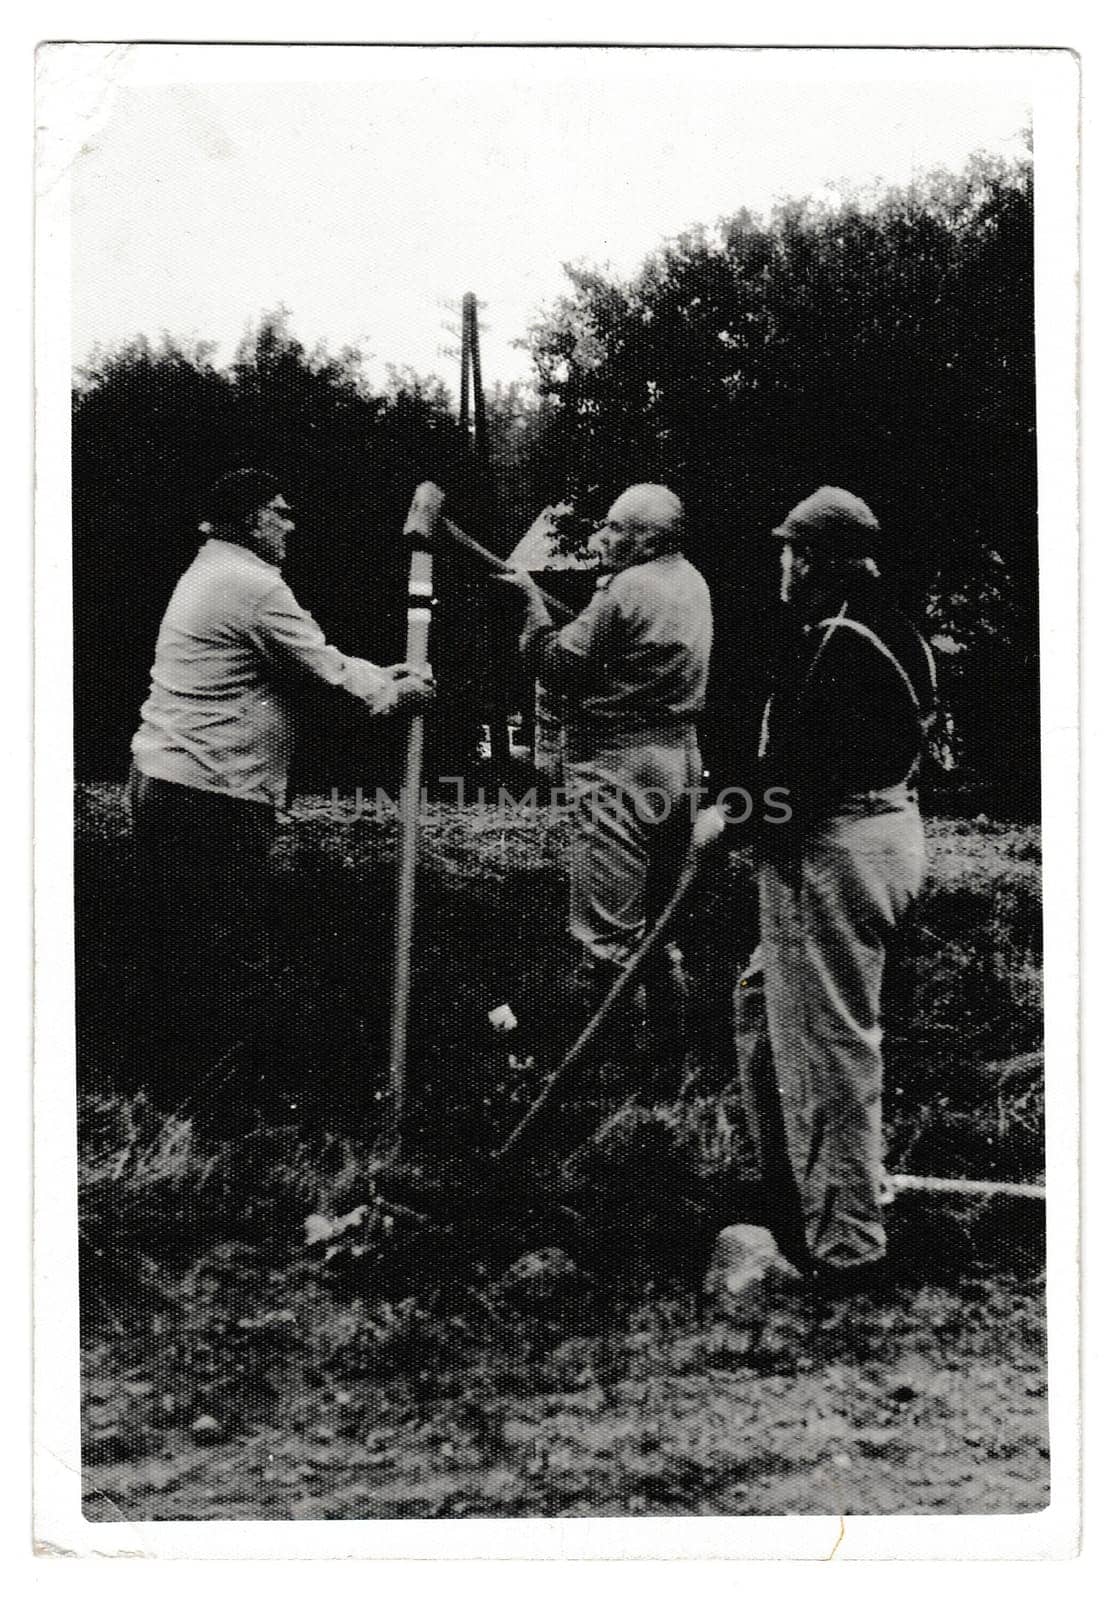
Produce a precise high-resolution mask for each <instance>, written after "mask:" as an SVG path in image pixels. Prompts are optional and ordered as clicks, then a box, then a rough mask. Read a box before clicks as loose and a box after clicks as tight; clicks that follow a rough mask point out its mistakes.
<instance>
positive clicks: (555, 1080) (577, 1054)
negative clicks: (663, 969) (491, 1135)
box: [495, 845, 699, 1161]
mask: <svg viewBox="0 0 1115 1600" xmlns="http://www.w3.org/2000/svg"><path fill="white" fill-rule="evenodd" d="M698 865H699V855H698V851H697V849H696V848H695V847H694V846H692V845H691V846H690V848H689V853H688V855H687V856H686V858H685V865H684V866H683V867H682V869H681V875H680V877H679V878H678V881H677V887H676V888H675V889H674V892H673V894H672V895H671V896H670V899H669V902H668V904H667V905H666V907H665V909H664V910H663V911H662V912H661V913H660V915H659V917H658V920H657V921H656V922H655V924H654V926H653V928H651V930H650V932H649V933H648V934H647V935H646V937H645V938H644V940H643V942H642V944H641V945H640V946H639V948H638V949H637V950H636V952H635V954H634V955H633V956H632V958H631V960H630V961H629V962H628V964H627V966H626V967H624V969H623V971H622V972H621V973H620V975H619V977H618V978H617V979H616V980H615V982H614V983H613V984H612V987H611V988H610V989H609V990H608V993H607V994H606V995H605V996H604V999H603V1001H602V1003H601V1005H600V1007H599V1009H598V1010H597V1011H596V1012H595V1013H594V1015H593V1016H592V1017H591V1018H590V1020H589V1021H588V1022H587V1023H586V1025H585V1027H584V1029H583V1030H582V1031H581V1033H580V1034H579V1035H578V1036H577V1038H576V1039H575V1040H574V1041H573V1043H572V1045H571V1046H570V1047H569V1049H568V1050H567V1051H566V1053H565V1056H564V1057H563V1059H562V1061H561V1064H560V1066H558V1067H557V1068H556V1069H555V1071H554V1073H553V1076H552V1077H551V1078H550V1080H549V1082H548V1083H547V1084H546V1086H545V1088H544V1089H543V1090H542V1093H541V1094H540V1095H539V1096H538V1098H537V1099H536V1100H535V1101H534V1103H533V1104H532V1105H531V1106H530V1108H529V1109H528V1110H527V1112H526V1113H525V1115H524V1116H523V1118H522V1120H521V1121H520V1122H519V1123H518V1124H517V1125H516V1126H515V1127H514V1128H513V1129H512V1130H511V1133H510V1135H509V1136H508V1138H507V1139H506V1141H505V1142H504V1143H503V1144H502V1145H501V1146H500V1148H499V1149H498V1150H497V1151H496V1152H495V1159H496V1160H497V1161H501V1160H502V1159H503V1157H504V1156H506V1155H508V1154H509V1153H510V1152H511V1151H512V1150H513V1149H514V1148H515V1146H516V1145H517V1144H518V1143H519V1142H520V1141H521V1140H522V1138H523V1137H524V1135H525V1134H526V1132H527V1130H528V1129H529V1128H530V1127H531V1126H532V1125H533V1124H534V1123H535V1122H537V1120H538V1119H539V1117H541V1116H542V1114H543V1112H544V1111H545V1110H546V1107H547V1106H548V1105H549V1104H550V1103H551V1102H552V1100H553V1098H554V1096H555V1094H556V1093H557V1091H558V1088H559V1086H560V1084H561V1081H562V1079H563V1078H565V1077H567V1076H568V1074H569V1072H570V1071H571V1070H572V1068H573V1067H575V1066H576V1064H577V1062H578V1061H580V1060H581V1059H582V1057H583V1056H584V1054H585V1051H586V1050H587V1049H588V1047H589V1045H590V1044H592V1042H593V1040H594V1039H595V1038H596V1037H597V1036H598V1035H599V1033H600V1031H601V1029H602V1028H603V1027H604V1024H605V1023H606V1022H607V1020H608V1018H609V1017H610V1016H611V1015H612V1013H613V1012H614V1011H615V1009H616V1007H617V1006H618V1005H619V1004H620V1002H621V1001H622V1000H623V999H624V997H625V996H626V995H628V994H630V992H631V990H632V989H633V988H634V986H635V984H636V983H637V982H638V981H639V975H640V973H641V972H642V971H643V969H644V968H645V966H646V964H647V962H648V960H649V959H650V957H651V956H652V955H653V954H654V952H655V950H657V948H658V946H659V945H660V944H661V943H662V940H663V938H664V937H665V934H666V930H667V929H668V928H669V926H670V923H671V922H672V921H673V919H674V917H675V916H676V915H677V911H678V907H679V906H680V905H681V903H682V901H683V900H684V899H685V897H686V895H687V894H688V893H689V890H690V889H691V888H692V886H693V880H694V878H695V877H696V876H697V868H698Z"/></svg>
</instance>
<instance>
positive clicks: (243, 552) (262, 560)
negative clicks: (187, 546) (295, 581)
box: [202, 534, 282, 572]
mask: <svg viewBox="0 0 1115 1600" xmlns="http://www.w3.org/2000/svg"><path fill="white" fill-rule="evenodd" d="M211 546H215V547H217V548H218V549H221V550H234V551H235V552H236V554H237V555H240V556H245V557H247V559H248V560H249V561H255V562H257V563H258V565H259V566H261V567H266V568H267V570H268V572H281V571H282V568H281V567H279V566H277V565H276V564H275V562H274V561H268V559H267V557H266V556H262V555H260V553H259V551H258V550H253V549H252V547H251V545H248V544H241V543H240V541H239V539H222V538H220V537H219V536H218V535H217V534H210V536H209V538H208V539H206V541H205V543H204V544H203V545H202V549H203V550H208V549H209V548H210V547H211Z"/></svg>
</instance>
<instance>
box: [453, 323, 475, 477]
mask: <svg viewBox="0 0 1115 1600" xmlns="http://www.w3.org/2000/svg"><path fill="white" fill-rule="evenodd" d="M470 304H471V306H472V309H473V313H474V314H475V311H476V296H475V295H471V294H466V295H465V297H464V299H463V300H462V302H461V406H460V411H459V413H458V418H457V420H458V422H459V424H460V429H461V432H462V433H463V434H464V436H465V447H466V449H467V448H468V443H469V408H468V386H469V383H470V381H471V378H472V344H471V338H472V334H471V326H472V324H471V322H470V319H469V305H470Z"/></svg>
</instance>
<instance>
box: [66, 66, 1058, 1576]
mask: <svg viewBox="0 0 1115 1600" xmlns="http://www.w3.org/2000/svg"><path fill="white" fill-rule="evenodd" d="M38 84H39V91H38V118H37V120H38V125H39V129H40V136H39V145H38V161H37V237H38V257H37V260H38V265H37V280H36V281H37V381H38V436H37V450H38V475H37V551H38V557H37V650H38V662H39V669H38V735H37V758H36V759H37V797H38V798H37V830H38V831H37V850H38V874H37V876H38V905H37V933H38V954H37V961H38V993H37V1069H36V1090H35V1093H36V1141H37V1191H36V1258H37V1286H38V1287H37V1302H36V1316H37V1329H36V1333H37V1339H38V1352H39V1354H38V1366H37V1398H36V1432H37V1457H36V1472H37V1482H36V1491H37V1509H36V1533H37V1536H38V1538H39V1539H40V1540H41V1541H42V1547H43V1548H49V1549H56V1550H62V1551H67V1552H73V1553H78V1554H92V1553H103V1554H117V1553H122V1552H129V1553H142V1554H149V1555H212V1556H227V1555H234V1556H237V1555H239V1556H269V1557H270V1556H283V1555H295V1556H312V1555H347V1554H352V1555H364V1556H395V1557H398V1556H411V1555H429V1554H431V1553H432V1552H435V1551H436V1552H439V1553H442V1554H446V1555H458V1556H480V1557H508V1556H516V1555H518V1556H522V1555H527V1554H529V1555H531V1556H535V1557H540V1558H545V1557H547V1556H556V1555H559V1554H560V1555H564V1556H569V1555H576V1556H582V1557H609V1556H624V1555H632V1554H635V1555H640V1556H644V1557H647V1556H651V1557H653V1556H689V1557H701V1556H729V1557H746V1556H759V1555H762V1556H791V1555H792V1556H811V1557H825V1556H827V1555H829V1554H831V1553H833V1552H839V1553H840V1554H841V1555H842V1556H847V1557H852V1558H855V1557H878V1556H898V1555H901V1556H915V1557H921V1556H925V1557H931V1556H964V1555H974V1556H987V1555H999V1556H1008V1557H1033V1556H1064V1555H1066V1554H1069V1553H1071V1552H1072V1550H1073V1549H1074V1547H1075V1539H1076V1527H1077V1518H1078V1420H1079V1419H1078V1394H1077V1379H1076V1349H1077V1309H1076V1308H1077V1282H1076V1266H1075V1250H1076V1175H1077V1169H1076V1126H1077V1123H1076V1116H1077V1113H1076V1107H1077V1078H1076V1033H1075V1027H1076V1023H1075V984H1076V956H1075V948H1076V945H1075V928H1076V923H1075V883H1076V821H1075V818H1076V800H1075V787H1074V785H1075V766H1076V735H1075V716H1076V698H1075V696H1076V691H1075V671H1076V612H1075V604H1076V597H1075V583H1076V479H1075V432H1074V429H1075V393H1074V382H1075V339H1076V321H1075V318H1076V302H1075V279H1074V274H1075V269H1076V259H1075V238H1076V217H1077V186H1076V185H1077V179H1076V162H1077V149H1076V137H1077V135H1076V118H1077V99H1078V78H1077V63H1076V60H1075V57H1074V56H1073V55H1072V53H1071V52H1069V51H1062V50H1044V51H1039V50H1010V49H1000V50H981V51H961V50H912V49H910V50H903V49H876V50H869V51H868V50H865V51H859V50H832V49H825V50H821V49H796V50H788V49H765V48H764V49H744V48H712V49H706V48H702V49H697V48H660V47H650V48H641V47H623V46H612V47H579V46H578V47H542V46H517V47H510V46H507V47H495V46H477V47H459V46H401V45H400V46H391V45H382V46H359V47H337V48H334V47H325V46H293V45H292V46H253V45H182V46H177V45H158V44H149V45H131V44H127V43H119V44H66V43H58V44H44V45H42V46H40V48H39V53H38ZM431 1524H432V1526H431Z"/></svg>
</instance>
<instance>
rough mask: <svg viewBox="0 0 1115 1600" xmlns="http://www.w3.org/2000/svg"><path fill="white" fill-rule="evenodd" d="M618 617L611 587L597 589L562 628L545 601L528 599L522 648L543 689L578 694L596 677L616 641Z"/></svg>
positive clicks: (520, 647) (520, 644)
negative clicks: (539, 601)
mask: <svg viewBox="0 0 1115 1600" xmlns="http://www.w3.org/2000/svg"><path fill="white" fill-rule="evenodd" d="M532 587H533V585H532ZM534 592H535V594H537V593H538V591H537V589H535V591H534ZM617 617H618V609H617V605H616V600H615V597H614V595H613V594H612V592H611V589H610V588H609V587H605V588H603V589H597V590H596V592H595V594H594V595H593V597H592V599H591V600H590V601H589V603H588V605H587V606H586V607H585V609H584V610H583V611H582V612H581V613H580V615H579V616H576V617H574V618H573V621H572V622H567V623H566V625H565V627H564V628H560V629H559V628H556V627H555V626H554V624H553V622H552V620H551V618H550V614H549V612H548V611H547V610H546V608H545V605H544V604H542V603H539V604H537V605H536V604H534V603H533V602H528V605H527V614H526V619H525V621H524V624H523V631H522V634H521V636H520V639H519V649H520V650H521V652H522V655H523V659H524V660H525V661H526V663H527V665H528V666H529V667H530V668H531V670H532V671H533V672H534V675H535V677H536V678H537V679H538V680H539V682H540V683H541V684H542V685H543V687H544V688H547V689H552V690H555V691H557V692H558V693H560V694H573V695H576V693H577V691H578V690H579V689H581V688H583V687H584V686H585V685H587V684H589V683H591V682H592V681H593V680H594V679H595V677H596V673H597V671H598V668H599V664H600V662H601V660H602V659H603V658H604V657H605V656H606V655H607V653H608V651H609V649H610V647H611V644H612V642H613V639H614V632H615V624H616V620H617Z"/></svg>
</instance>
